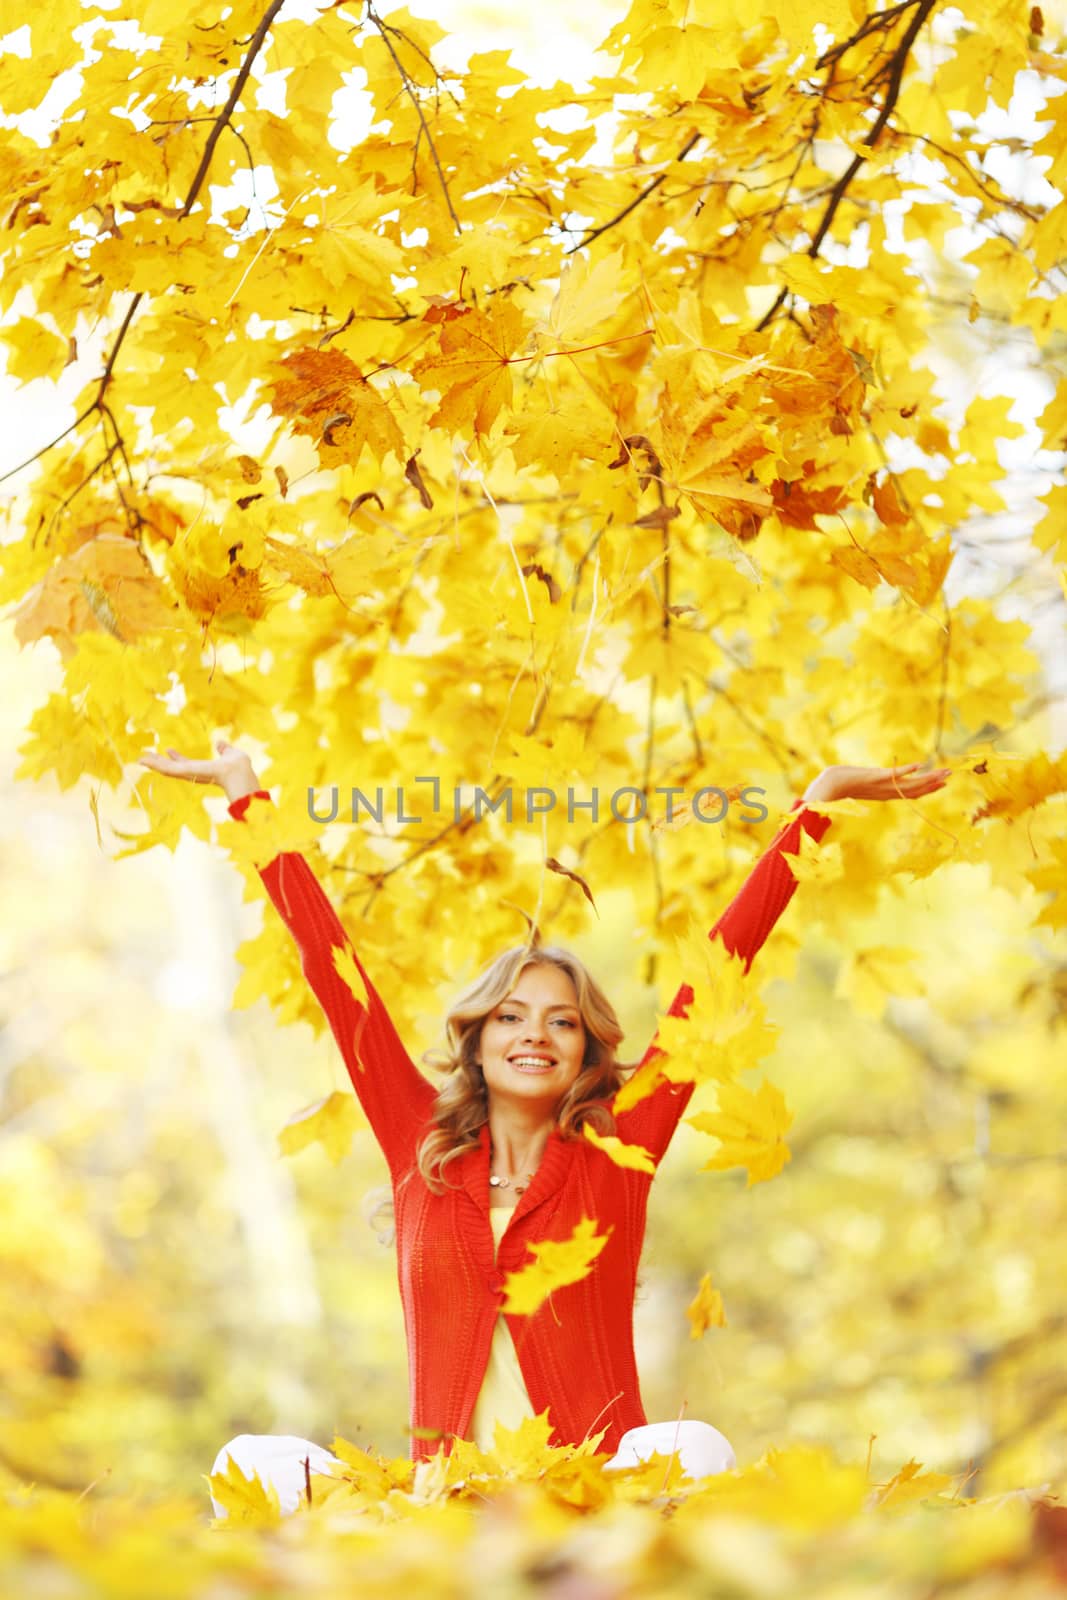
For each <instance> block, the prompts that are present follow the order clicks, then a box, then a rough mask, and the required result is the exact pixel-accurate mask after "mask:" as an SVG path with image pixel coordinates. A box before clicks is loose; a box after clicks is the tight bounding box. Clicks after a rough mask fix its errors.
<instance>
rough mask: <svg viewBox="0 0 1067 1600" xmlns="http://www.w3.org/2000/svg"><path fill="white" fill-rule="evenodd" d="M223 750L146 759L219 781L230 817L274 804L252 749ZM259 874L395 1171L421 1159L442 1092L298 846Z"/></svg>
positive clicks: (181, 774)
mask: <svg viewBox="0 0 1067 1600" xmlns="http://www.w3.org/2000/svg"><path fill="white" fill-rule="evenodd" d="M218 751H219V754H218V757H217V759H213V760H205V761H198V760H194V759H191V758H187V757H184V756H181V755H179V753H178V752H177V751H176V750H170V751H168V752H167V755H166V756H157V755H155V754H151V753H149V754H146V755H145V756H142V758H141V763H142V765H143V766H146V767H149V768H151V770H152V771H154V772H160V773H162V774H163V775H164V776H166V777H174V778H184V779H186V780H187V781H189V782H192V783H212V784H217V785H219V787H221V788H222V789H224V790H225V792H226V795H227V798H228V799H229V802H230V805H229V811H230V815H231V816H232V817H234V818H235V819H237V820H241V819H242V818H243V817H244V814H245V812H246V811H247V809H248V807H249V805H250V804H252V803H264V802H265V803H267V804H270V795H269V794H268V793H267V791H266V790H265V789H263V788H261V787H260V783H259V779H258V778H257V777H256V774H255V771H254V769H253V767H252V763H251V761H250V760H249V758H248V756H247V755H246V754H245V753H244V751H242V750H239V749H238V748H237V746H236V745H231V744H227V743H226V741H225V740H221V739H220V740H219V741H218ZM259 875H260V877H261V878H262V880H263V884H264V887H265V888H266V890H267V893H268V895H269V896H270V898H271V900H272V902H273V903H274V906H275V907H276V909H277V911H278V914H279V915H280V916H281V918H282V920H283V922H284V923H285V925H286V927H287V928H288V929H289V932H290V933H291V934H292V936H293V939H294V940H295V942H296V946H297V949H298V950H299V951H300V961H301V966H302V968H303V972H304V976H305V977H306V978H307V981H308V983H309V984H310V986H311V989H312V991H313V993H314V995H315V997H316V999H317V1000H318V1002H319V1004H320V1005H321V1007H322V1009H323V1012H324V1014H325V1016H326V1020H327V1021H328V1022H329V1024H330V1028H331V1030H332V1032H333V1036H334V1038H335V1039H336V1041H337V1045H338V1048H339V1049H340V1051H341V1056H342V1059H343V1060H344V1063H345V1066H346V1068H347V1069H348V1075H349V1077H350V1078H351V1080H352V1086H353V1088H354V1089H355V1091H356V1094H357V1096H358V1098H359V1102H360V1104H361V1106H362V1107H363V1110H364V1112H365V1114H366V1117H367V1120H368V1122H369V1123H370V1125H371V1127H372V1129H373V1131H374V1134H375V1136H376V1138H377V1140H378V1143H379V1144H380V1145H381V1147H382V1150H383V1151H384V1153H385V1157H386V1160H387V1161H388V1163H389V1167H390V1170H391V1171H392V1172H393V1174H394V1176H395V1175H397V1174H398V1173H400V1172H403V1171H404V1170H406V1169H407V1168H408V1167H409V1166H410V1165H411V1163H412V1161H413V1160H414V1157H415V1149H416V1145H417V1141H418V1136H419V1134H420V1132H421V1131H422V1130H423V1129H424V1127H425V1126H426V1123H427V1120H428V1117H429V1112H430V1107H431V1106H432V1104H433V1102H434V1099H435V1090H434V1088H433V1086H432V1084H431V1083H430V1082H429V1081H428V1080H427V1079H426V1078H424V1077H423V1075H422V1073H421V1072H420V1071H419V1070H418V1068H417V1067H416V1066H415V1064H414V1062H413V1061H412V1059H411V1057H410V1056H409V1054H408V1052H407V1050H406V1049H405V1048H404V1045H403V1043H402V1041H401V1039H400V1036H399V1034H398V1033H397V1031H396V1028H395V1027H394V1025H393V1021H392V1018H391V1017H390V1016H389V1013H388V1011H387V1010H386V1007H385V1004H384V1002H383V1001H382V998H381V996H380V995H379V993H378V991H377V989H376V988H375V987H374V985H373V983H372V982H371V980H370V978H369V977H368V976H367V973H366V972H365V970H364V968H363V963H362V962H361V961H360V959H359V957H358V955H357V954H356V952H355V950H354V949H353V948H352V944H351V941H350V940H349V938H348V936H347V934H346V933H345V930H344V928H343V926H342V925H341V922H340V920H339V918H338V916H337V913H336V912H335V911H334V908H333V906H332V905H331V904H330V901H329V898H328V897H327V895H326V894H325V892H324V890H323V888H322V885H321V884H320V883H319V881H318V879H317V878H316V876H315V874H314V873H313V872H312V870H311V868H310V866H309V865H308V863H307V861H306V860H305V859H304V857H303V856H302V855H301V854H300V853H299V852H298V851H293V850H286V851H282V852H281V853H280V854H279V855H277V856H275V857H274V859H273V860H272V861H269V862H268V863H267V865H266V866H264V867H261V868H260V869H259ZM335 950H340V951H342V952H343V953H344V954H345V955H347V956H348V957H350V958H351V959H352V961H353V962H354V964H355V967H356V969H357V971H358V972H359V975H360V978H361V979H362V988H363V990H364V991H365V993H366V1003H364V1000H363V999H362V997H361V996H360V995H358V994H354V993H353V989H352V987H350V985H349V983H347V982H346V981H345V980H344V978H343V977H342V976H341V974H340V973H339V972H338V970H337V967H336V964H335V960H334V952H335Z"/></svg>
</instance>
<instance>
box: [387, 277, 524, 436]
mask: <svg viewBox="0 0 1067 1600" xmlns="http://www.w3.org/2000/svg"><path fill="white" fill-rule="evenodd" d="M446 309H447V310H448V311H455V310H456V309H457V308H454V307H448V308H446ZM425 320H427V321H431V320H434V318H433V315H432V313H429V312H428V313H427V316H426V319H425ZM436 320H441V318H440V317H438V318H437V319H436ZM525 331H526V319H525V318H524V317H523V314H522V312H521V311H520V310H519V308H518V306H517V305H515V304H514V303H513V302H512V301H510V300H507V299H505V298H504V296H502V295H500V296H498V297H497V298H496V299H495V300H494V301H493V302H492V304H491V306H490V307H489V309H488V310H487V311H479V310H477V309H475V308H474V307H472V306H464V307H462V308H460V314H458V315H453V316H449V317H448V318H447V320H445V321H444V325H443V328H442V331H441V335H440V342H439V351H438V353H437V354H436V355H428V356H426V357H424V358H423V359H422V360H421V361H419V362H417V363H416V364H415V365H414V366H413V367H412V369H411V372H412V376H413V377H415V378H417V379H418V381H419V383H420V384H421V385H422V386H423V388H424V389H436V390H437V391H438V393H439V394H440V396H441V402H440V404H439V406H438V407H437V410H436V411H435V412H434V414H433V416H432V417H431V418H430V423H431V425H432V426H433V427H438V426H441V427H447V428H452V429H458V428H466V427H473V429H474V431H475V433H477V434H485V433H488V431H489V429H490V428H491V427H492V425H493V422H494V420H495V419H496V417H497V415H498V413H499V411H500V408H501V407H502V406H504V405H510V404H511V396H512V382H511V367H510V365H509V362H510V360H511V357H512V354H513V352H514V351H515V350H516V349H518V347H519V344H520V343H521V341H522V339H523V338H524V336H525Z"/></svg>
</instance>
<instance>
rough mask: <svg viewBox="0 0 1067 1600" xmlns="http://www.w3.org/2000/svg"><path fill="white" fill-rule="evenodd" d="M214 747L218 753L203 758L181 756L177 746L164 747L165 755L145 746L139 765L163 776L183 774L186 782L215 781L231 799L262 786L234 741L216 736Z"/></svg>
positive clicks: (243, 753) (181, 776) (172, 776)
mask: <svg viewBox="0 0 1067 1600" xmlns="http://www.w3.org/2000/svg"><path fill="white" fill-rule="evenodd" d="M215 748H216V750H217V751H218V755H216V756H212V757H210V758H209V759H208V760H204V761H201V760H197V759H196V758H195V757H193V756H183V755H181V754H179V752H178V751H177V750H168V751H167V753H166V755H165V756H157V755H156V754H155V752H154V751H151V750H146V751H145V753H144V755H142V756H141V758H140V761H141V766H142V767H150V768H151V770H152V771H153V772H160V773H162V774H163V776H164V777H165V778H184V779H185V780H186V782H188V783H217V784H218V786H219V788H220V789H225V791H226V795H227V797H228V799H230V800H231V801H233V800H239V799H240V798H241V796H242V795H246V794H253V793H254V792H255V791H256V790H257V789H261V788H262V787H263V785H262V784H261V783H260V781H259V779H258V778H257V777H256V774H255V769H254V768H253V766H252V762H251V759H250V758H249V757H248V756H247V755H246V754H245V752H244V751H243V750H240V749H238V747H237V745H235V744H228V743H227V741H226V740H225V739H216V740H215Z"/></svg>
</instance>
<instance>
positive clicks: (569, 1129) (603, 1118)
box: [364, 943, 629, 1244]
mask: <svg viewBox="0 0 1067 1600" xmlns="http://www.w3.org/2000/svg"><path fill="white" fill-rule="evenodd" d="M536 966H553V967H558V968H559V969H560V970H561V971H562V972H565V973H566V974H567V975H568V977H569V978H570V980H571V982H572V983H573V984H574V990H575V995H576V999H577V1005H578V1011H579V1013H580V1015H581V1019H582V1025H583V1027H584V1028H585V1055H584V1057H583V1062H582V1070H581V1071H580V1072H579V1074H578V1076H577V1078H576V1079H575V1080H574V1082H573V1084H572V1085H571V1087H570V1088H569V1089H568V1091H567V1093H566V1094H565V1095H564V1096H563V1099H562V1100H561V1101H560V1103H559V1105H558V1106H557V1108H556V1126H557V1128H559V1130H560V1132H561V1134H562V1136H563V1137H564V1138H565V1139H576V1138H579V1137H580V1135H581V1131H582V1128H583V1127H584V1126H585V1124H586V1123H589V1124H590V1126H591V1127H592V1128H593V1129H594V1130H595V1131H596V1132H597V1133H600V1134H609V1133H614V1132H615V1118H614V1116H613V1114H612V1111H611V1106H610V1103H609V1102H610V1101H611V1099H612V1097H613V1096H614V1094H615V1091H616V1090H617V1089H618V1088H619V1087H620V1085H621V1084H622V1082H623V1074H624V1072H627V1071H628V1070H629V1068H628V1067H626V1066H624V1064H623V1063H622V1062H620V1061H619V1060H618V1059H617V1058H616V1055H615V1051H616V1048H617V1047H618V1045H619V1044H620V1042H621V1040H622V1037H623V1032H622V1027H621V1026H620V1024H619V1019H618V1017H617V1016H616V1014H615V1008H614V1007H613V1006H612V1004H611V1002H610V1000H609V999H608V998H607V996H606V995H605V993H604V991H603V990H602V989H601V987H600V985H599V984H598V983H597V981H596V979H595V978H594V977H593V975H592V973H591V972H590V971H589V969H588V967H586V965H585V963H584V962H583V961H582V960H580V958H579V957H578V956H576V955H575V954H574V953H573V951H571V950H565V949H563V947H562V946H561V945H538V944H530V943H527V944H523V945H514V946H512V948H511V949H509V950H504V951H502V953H501V954H500V955H498V956H497V957H496V959H495V960H494V961H492V962H490V964H489V966H488V967H486V968H485V970H484V971H483V972H482V973H481V974H480V975H479V976H478V977H477V978H475V980H474V981H473V983H471V984H469V985H468V987H467V988H466V989H464V990H463V992H462V993H461V994H460V995H458V996H457V997H456V999H455V1000H454V1001H453V1003H452V1006H451V1007H450V1009H449V1011H448V1014H447V1016H446V1018H445V1037H446V1039H447V1041H448V1044H447V1048H446V1049H445V1050H443V1051H433V1050H427V1051H426V1052H425V1053H424V1055H423V1057H422V1059H423V1061H424V1062H425V1063H426V1064H427V1065H428V1066H432V1067H435V1068H437V1069H438V1070H441V1071H443V1072H444V1073H445V1081H444V1083H443V1084H442V1085H441V1088H440V1090H439V1091H438V1094H437V1099H436V1100H435V1101H434V1103H433V1107H432V1109H431V1113H430V1115H431V1118H432V1122H433V1126H432V1127H431V1128H430V1131H429V1132H428V1133H427V1134H425V1135H424V1137H423V1139H422V1140H421V1142H420V1144H419V1148H418V1153H417V1157H416V1167H417V1169H418V1171H419V1172H420V1173H421V1174H422V1176H423V1178H424V1180H425V1182H426V1184H427V1185H428V1187H429V1188H430V1189H432V1190H433V1192H434V1193H435V1194H443V1193H444V1191H445V1189H446V1188H448V1187H450V1185H449V1184H448V1182H447V1179H446V1178H445V1176H444V1169H445V1168H446V1167H447V1166H448V1165H449V1164H450V1163H451V1162H453V1161H455V1160H456V1159H457V1158H458V1157H459V1156H461V1155H462V1154H463V1152H464V1151H465V1150H470V1149H472V1148H474V1147H475V1146H476V1145H477V1144H478V1143H479V1139H480V1135H481V1130H482V1128H483V1127H484V1125H485V1124H486V1123H487V1122H488V1120H489V1091H488V1088H487V1086H486V1082H485V1078H484V1076H483V1075H482V1069H481V1067H480V1066H479V1065H478V1063H477V1061H476V1059H475V1057H476V1056H477V1054H478V1050H479V1046H480V1044H481V1037H482V1027H483V1025H484V1023H485V1020H486V1018H487V1017H488V1016H489V1015H490V1014H491V1012H492V1011H493V1010H494V1008H495V1007H496V1006H497V1005H499V1003H500V1001H501V1000H503V999H504V997H505V995H507V994H508V993H510V991H511V988H512V985H513V984H514V983H515V981H516V979H517V978H518V977H519V975H520V974H521V973H522V972H525V971H526V969H527V968H528V967H536ZM413 1175H414V1174H413V1173H412V1174H410V1176H413ZM367 1200H368V1203H369V1208H368V1206H365V1208H364V1211H365V1214H366V1215H367V1218H368V1220H369V1221H370V1222H371V1223H372V1225H373V1226H374V1227H375V1229H376V1231H378V1233H379V1237H380V1238H381V1240H382V1242H383V1243H384V1244H391V1243H392V1242H393V1239H394V1237H395V1234H394V1231H393V1230H392V1229H391V1228H390V1227H389V1226H388V1224H389V1222H390V1221H391V1212H392V1199H391V1191H390V1190H384V1191H383V1190H375V1191H373V1192H372V1194H371V1195H368V1197H367ZM379 1224H381V1225H382V1226H379Z"/></svg>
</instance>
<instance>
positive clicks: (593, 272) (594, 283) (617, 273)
mask: <svg viewBox="0 0 1067 1600" xmlns="http://www.w3.org/2000/svg"><path fill="white" fill-rule="evenodd" d="M622 272H623V251H622V249H621V247H620V248H619V249H618V250H616V251H614V253H613V254H612V255H609V256H602V257H601V258H600V259H599V260H596V261H594V260H592V259H591V258H589V257H585V256H580V257H577V258H576V259H575V260H573V261H571V262H570V263H569V264H568V265H567V266H566V267H564V269H563V271H562V272H561V274H560V279H559V289H558V291H557V293H556V298H555V299H554V300H553V302H552V305H551V306H550V308H549V312H548V316H547V317H546V318H545V322H544V326H545V327H547V328H548V330H549V331H550V332H551V333H552V334H554V335H555V337H556V338H557V339H559V340H561V341H563V342H569V341H571V340H574V339H584V338H585V336H586V334H587V333H588V332H589V330H590V328H595V327H596V326H597V324H598V323H600V322H604V321H605V320H606V319H607V318H608V317H610V316H612V315H613V314H614V313H615V312H616V311H617V310H618V308H619V306H620V305H621V304H622V302H623V300H624V299H625V298H626V292H627V291H626V288H625V286H624V284H623V281H622Z"/></svg>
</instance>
